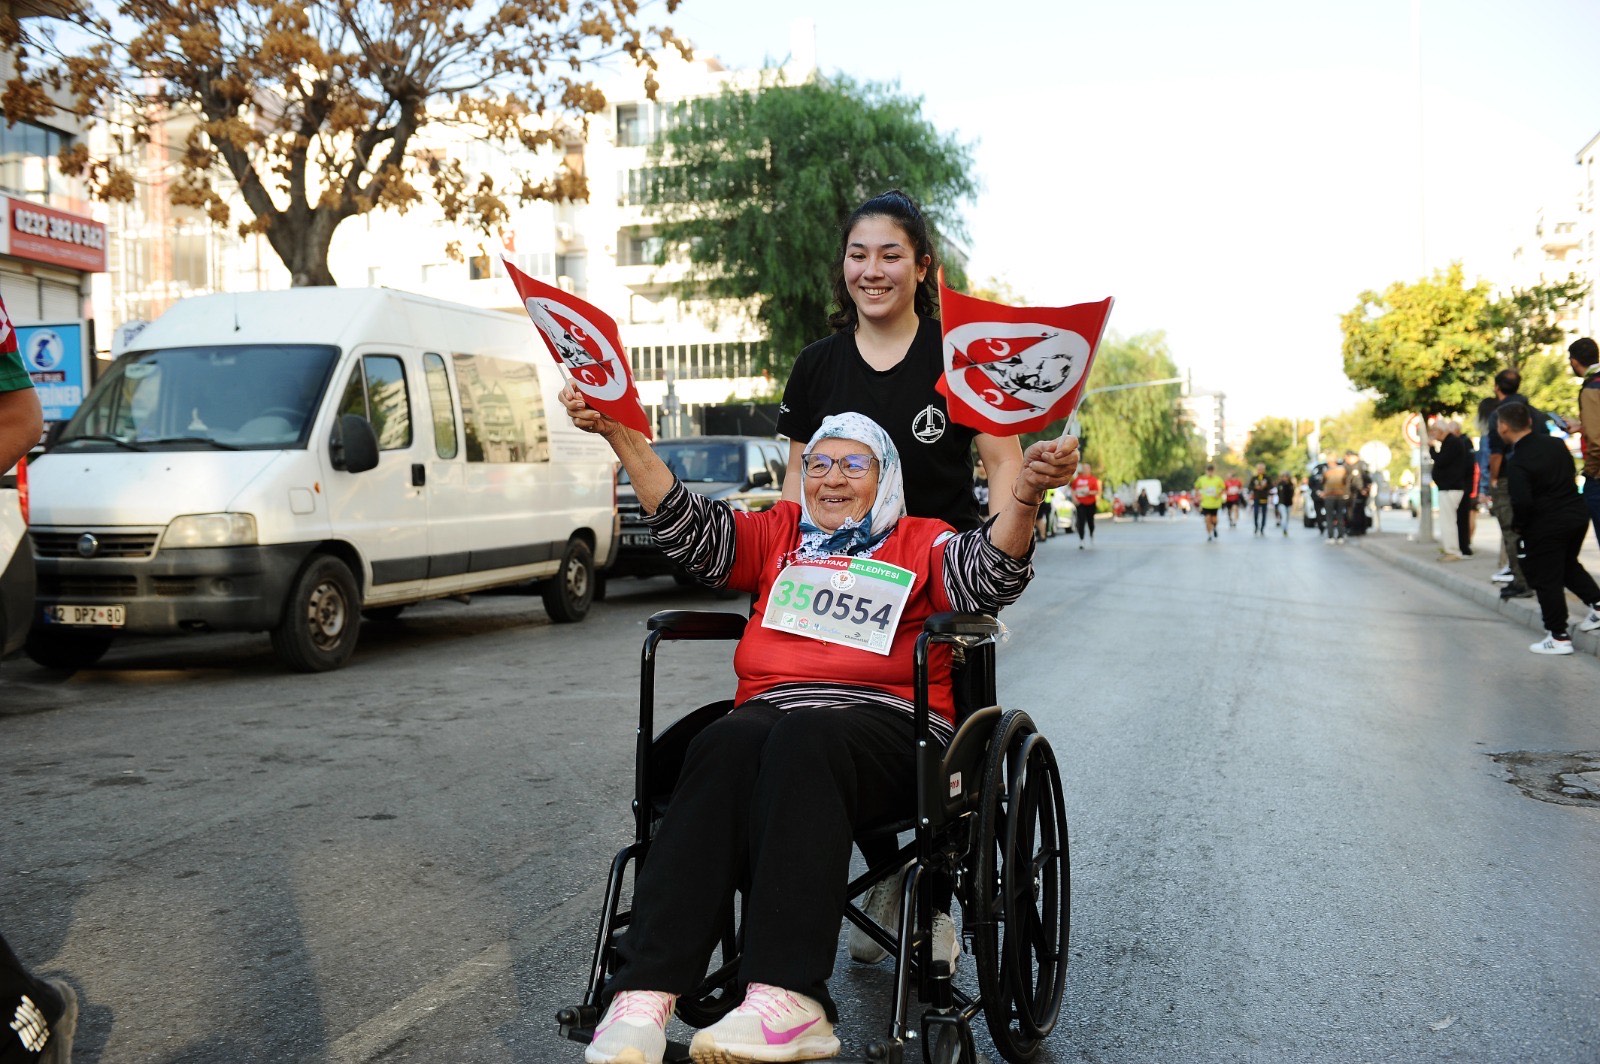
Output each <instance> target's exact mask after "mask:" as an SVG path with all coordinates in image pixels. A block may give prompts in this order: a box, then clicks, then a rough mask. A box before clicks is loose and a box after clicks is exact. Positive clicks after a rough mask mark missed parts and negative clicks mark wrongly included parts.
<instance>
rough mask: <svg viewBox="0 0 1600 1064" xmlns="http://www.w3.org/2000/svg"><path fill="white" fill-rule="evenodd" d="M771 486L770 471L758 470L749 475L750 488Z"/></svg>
mask: <svg viewBox="0 0 1600 1064" xmlns="http://www.w3.org/2000/svg"><path fill="white" fill-rule="evenodd" d="M771 484H772V470H770V469H758V470H756V471H755V472H754V473H752V474H750V486H751V487H752V488H765V487H770V486H771Z"/></svg>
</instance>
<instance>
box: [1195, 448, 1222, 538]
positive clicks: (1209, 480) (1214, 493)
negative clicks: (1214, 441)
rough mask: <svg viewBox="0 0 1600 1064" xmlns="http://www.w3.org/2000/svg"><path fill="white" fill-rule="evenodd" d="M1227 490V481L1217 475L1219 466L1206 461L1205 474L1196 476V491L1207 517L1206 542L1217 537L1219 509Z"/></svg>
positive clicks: (1201, 507) (1202, 511)
mask: <svg viewBox="0 0 1600 1064" xmlns="http://www.w3.org/2000/svg"><path fill="white" fill-rule="evenodd" d="M1226 491H1227V483H1226V482H1225V481H1224V480H1223V479H1222V478H1221V477H1219V476H1217V467H1216V466H1215V465H1214V464H1213V463H1211V462H1207V463H1206V472H1205V476H1202V477H1196V478H1195V482H1194V493H1195V495H1197V496H1199V499H1200V512H1201V513H1202V514H1204V515H1205V519H1206V542H1207V543H1210V542H1211V541H1212V540H1214V539H1216V538H1217V511H1218V510H1220V509H1222V496H1223V493H1224V492H1226Z"/></svg>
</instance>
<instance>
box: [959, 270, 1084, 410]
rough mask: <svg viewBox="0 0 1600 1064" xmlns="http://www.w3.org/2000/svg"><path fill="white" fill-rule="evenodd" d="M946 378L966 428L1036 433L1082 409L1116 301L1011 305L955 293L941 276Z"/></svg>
mask: <svg viewBox="0 0 1600 1064" xmlns="http://www.w3.org/2000/svg"><path fill="white" fill-rule="evenodd" d="M939 317H940V319H941V321H940V326H941V328H942V330H943V332H944V375H943V376H942V377H940V378H939V383H938V385H937V387H938V389H939V393H940V394H941V395H943V396H944V397H945V403H946V405H947V406H948V407H949V409H950V417H951V418H952V419H953V420H954V421H956V422H959V423H960V424H962V425H966V426H967V427H969V428H974V429H977V430H978V431H979V432H987V433H989V434H990V435H991V436H1020V435H1022V434H1023V433H1024V432H1037V431H1039V430H1040V429H1042V428H1044V427H1045V426H1046V425H1048V424H1050V423H1051V422H1052V421H1059V420H1060V419H1061V418H1064V417H1069V416H1070V415H1071V414H1072V412H1073V411H1074V410H1076V409H1077V408H1078V397H1079V396H1080V395H1082V394H1083V384H1084V381H1086V380H1088V378H1089V367H1090V366H1091V365H1093V364H1094V353H1095V350H1096V349H1097V348H1098V347H1099V346H1100V336H1101V334H1102V333H1104V332H1105V328H1106V321H1107V319H1109V318H1110V317H1111V300H1110V299H1103V300H1101V301H1100V302H1098V303H1079V304H1077V305H1076V306H1071V307H1008V306H1006V305H1005V304H1003V303H991V302H989V301H988V300H985V299H975V298H973V297H972V296H966V295H962V294H961V293H960V292H954V291H951V290H950V289H949V288H947V287H946V286H945V283H944V274H943V273H942V272H941V273H940V275H939Z"/></svg>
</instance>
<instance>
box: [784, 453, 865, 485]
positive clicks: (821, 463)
mask: <svg viewBox="0 0 1600 1064" xmlns="http://www.w3.org/2000/svg"><path fill="white" fill-rule="evenodd" d="M835 462H838V463H839V468H840V469H842V470H844V475H845V476H847V477H849V478H850V479H851V480H860V479H861V478H862V477H864V476H866V475H867V474H868V473H870V472H872V466H873V464H874V463H875V462H877V459H876V458H874V457H872V455H870V454H847V455H845V456H844V457H843V458H829V457H828V456H827V455H825V454H803V455H801V456H800V464H801V467H802V468H804V469H805V471H806V476H808V477H825V476H827V475H828V473H829V471H830V470H832V469H833V464H834V463H835Z"/></svg>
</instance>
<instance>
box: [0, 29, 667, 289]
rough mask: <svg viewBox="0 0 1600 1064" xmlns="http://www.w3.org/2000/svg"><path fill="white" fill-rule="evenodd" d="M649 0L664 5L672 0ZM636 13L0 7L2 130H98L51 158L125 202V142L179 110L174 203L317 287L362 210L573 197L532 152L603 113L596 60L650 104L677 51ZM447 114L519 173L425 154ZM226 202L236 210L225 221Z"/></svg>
mask: <svg viewBox="0 0 1600 1064" xmlns="http://www.w3.org/2000/svg"><path fill="white" fill-rule="evenodd" d="M661 2H662V5H663V6H664V7H665V11H666V13H667V14H671V13H672V12H673V11H675V10H676V9H677V6H678V3H679V0H661ZM639 9H640V4H639V2H638V0H495V2H494V3H489V4H481V3H477V2H475V0H307V2H288V0H284V2H275V0H120V2H118V3H116V4H115V6H114V8H113V7H112V5H110V4H101V5H96V4H94V3H91V2H89V0H83V2H82V3H80V4H79V6H78V7H77V8H76V9H75V10H74V11H73V12H72V13H71V14H69V15H67V16H65V17H63V18H59V19H29V20H26V21H19V20H17V19H15V18H12V17H11V16H10V15H9V14H7V15H4V16H0V47H4V48H7V49H9V50H11V51H13V52H14V53H15V54H16V55H17V71H16V75H15V76H14V77H13V78H12V79H11V80H10V81H8V82H7V83H6V85H5V87H4V91H3V93H0V107H3V109H4V113H5V116H6V120H7V121H9V122H16V121H19V120H33V121H48V119H49V118H50V116H51V115H53V114H55V113H56V112H57V111H58V110H61V109H67V110H70V111H72V112H75V113H76V114H79V115H82V116H88V117H90V119H91V120H92V121H99V122H105V123H108V124H110V125H111V127H112V130H111V131H112V134H113V135H112V136H111V137H110V138H109V143H110V144H111V145H112V148H111V150H110V151H108V152H107V153H106V154H105V155H103V156H100V157H97V156H95V155H94V154H92V153H91V152H90V151H89V149H88V147H87V146H86V145H85V144H84V143H82V142H79V143H77V144H74V145H73V146H71V147H70V148H68V149H66V150H64V151H63V153H62V157H61V164H62V169H63V170H64V171H65V172H66V173H67V174H69V175H74V176H81V177H82V178H84V179H85V181H86V182H87V184H88V186H89V189H90V191H91V193H92V194H93V195H95V196H97V197H99V198H102V199H105V200H109V201H127V200H130V199H132V198H133V195H134V192H135V185H134V181H135V178H134V174H133V172H132V170H131V169H130V168H129V164H128V158H129V154H128V153H130V152H132V151H133V150H135V149H137V148H138V147H139V146H141V145H143V144H146V143H148V142H149V141H150V140H151V136H152V130H153V129H154V128H155V126H156V125H157V124H158V123H163V122H170V120H171V119H172V118H173V117H174V116H178V115H184V116H192V117H193V118H194V119H195V121H194V122H193V123H192V124H190V123H185V124H186V125H190V128H191V129H192V132H190V133H189V135H188V136H187V139H186V140H185V142H184V143H183V144H182V145H181V151H180V152H178V153H176V154H177V158H176V160H175V163H176V165H177V167H178V174H177V176H176V179H175V180H173V181H172V183H171V198H172V201H173V203H174V204H175V205H180V206H189V207H195V208H199V209H202V210H204V211H206V212H207V214H208V215H209V216H210V217H211V218H212V220H213V221H215V222H217V223H218V224H221V225H227V224H234V225H237V227H238V229H239V232H240V233H241V234H250V233H256V232H259V233H261V234H263V235H264V236H265V238H266V239H267V241H268V242H269V243H270V244H271V245H272V248H273V250H274V251H276V252H277V254H278V256H279V257H280V258H281V259H282V260H283V262H284V264H285V265H286V266H287V267H288V269H289V272H290V274H291V275H292V276H293V278H294V283H295V284H296V285H331V284H334V283H335V281H334V278H333V275H332V273H331V272H330V271H329V269H328V248H329V245H330V243H331V241H332V239H333V233H334V230H335V229H337V228H338V226H339V225H340V224H341V223H342V222H344V221H346V220H348V219H350V218H353V217H356V216H358V215H362V214H365V213H367V212H369V211H373V210H376V209H379V208H386V209H391V210H395V211H402V212H403V211H405V210H407V209H408V208H410V207H413V206H416V205H418V204H420V203H423V202H425V201H430V200H431V201H432V202H434V203H436V204H437V205H438V207H439V209H440V210H441V211H442V212H443V215H444V217H445V219H446V220H447V221H450V222H453V223H457V224H461V225H466V226H469V227H471V228H474V229H476V230H478V231H481V232H483V233H486V234H487V233H491V232H493V231H494V230H495V228H496V227H498V226H499V225H501V224H503V223H504V222H505V220H506V218H507V215H508V213H509V210H510V208H511V207H513V206H515V205H520V204H525V203H529V202H532V201H535V200H552V201H563V200H571V199H581V198H583V197H584V196H585V195H586V194H587V183H586V181H585V180H584V177H583V175H582V173H580V172H575V171H573V170H571V169H569V168H568V167H567V166H566V165H565V163H561V164H558V165H555V166H551V165H549V163H548V161H546V163H545V164H544V165H543V166H540V165H539V163H538V160H536V158H535V156H537V155H538V153H540V152H541V150H542V149H547V148H554V149H555V150H557V151H559V150H560V149H561V148H562V147H563V145H564V144H565V143H566V142H567V141H568V140H569V139H571V138H573V137H574V133H573V131H572V127H573V124H576V125H578V126H580V127H581V126H582V125H583V124H584V123H585V122H586V120H587V118H588V116H589V115H592V114H596V113H598V112H600V111H601V110H603V109H604V107H605V105H606V101H605V97H604V96H603V95H602V93H601V92H600V90H599V89H598V88H597V87H596V85H595V84H594V82H593V81H592V80H591V78H590V74H591V72H592V70H593V68H594V65H595V64H597V63H601V62H605V61H606V60H607V59H609V58H614V57H615V58H624V59H626V60H631V61H632V62H633V63H634V64H636V65H637V66H638V67H640V68H641V69H642V70H643V71H644V73H645V90H646V93H647V94H648V95H650V96H651V97H652V98H653V96H654V93H655V78H654V71H655V69H656V60H655V58H654V54H655V53H656V52H657V51H659V50H661V49H666V48H672V49H676V50H677V51H678V52H680V53H681V54H683V55H684V56H688V54H689V53H688V49H687V47H686V45H685V44H684V43H683V42H682V41H680V40H679V39H678V38H677V37H676V36H675V35H674V34H673V32H672V30H671V29H670V28H668V27H666V26H656V25H645V24H644V23H643V22H642V21H641V19H642V17H643V16H642V15H641V13H640V10H639ZM8 10H9V9H8ZM443 125H455V126H458V127H460V128H461V129H463V130H466V131H467V133H468V135H472V136H476V137H479V138H482V139H485V140H489V141H492V142H497V143H500V144H503V145H506V146H507V147H509V148H512V149H521V150H522V151H523V152H526V153H527V155H526V159H527V161H528V165H527V166H523V167H518V168H517V169H516V170H515V172H514V174H513V176H512V177H511V178H510V179H509V180H505V179H502V180H499V181H497V180H496V179H495V178H494V177H493V176H491V175H488V174H484V173H475V172H471V171H469V170H468V169H467V168H465V167H464V166H463V165H462V163H461V161H460V160H459V159H455V158H451V157H449V156H448V154H446V153H443V152H440V151H438V150H437V149H433V150H430V149H429V147H428V145H427V141H428V137H427V136H426V135H425V134H423V131H424V130H425V129H426V128H427V127H429V126H443ZM547 159H548V157H547ZM233 195H237V197H238V199H239V200H241V201H242V202H243V204H244V207H245V208H246V210H247V211H248V213H249V217H246V218H242V219H239V218H235V217H234V216H233V215H234V212H233V210H232V208H231V206H230V199H231V197H232V196H233Z"/></svg>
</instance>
